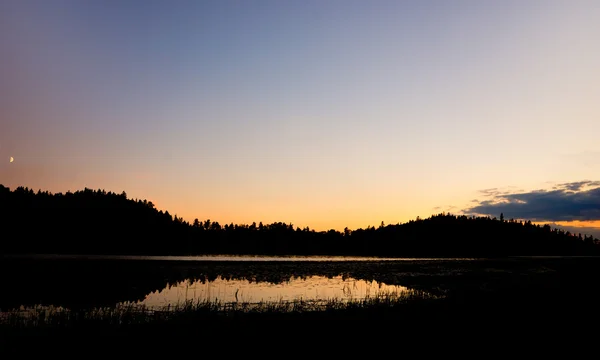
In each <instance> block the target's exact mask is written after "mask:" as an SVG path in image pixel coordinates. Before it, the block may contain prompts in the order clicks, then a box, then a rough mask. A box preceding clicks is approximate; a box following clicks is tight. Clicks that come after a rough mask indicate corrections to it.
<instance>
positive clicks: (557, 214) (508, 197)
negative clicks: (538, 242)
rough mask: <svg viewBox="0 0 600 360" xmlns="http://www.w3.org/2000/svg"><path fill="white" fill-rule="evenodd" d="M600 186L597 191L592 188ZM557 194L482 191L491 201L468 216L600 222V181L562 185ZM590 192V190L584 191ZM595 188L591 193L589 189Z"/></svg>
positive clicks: (482, 202) (546, 191) (465, 210)
mask: <svg viewBox="0 0 600 360" xmlns="http://www.w3.org/2000/svg"><path fill="white" fill-rule="evenodd" d="M594 186H598V187H597V188H591V187H594ZM558 187H559V188H558V189H554V190H550V191H548V190H535V191H530V192H519V193H507V192H502V191H499V190H498V189H486V190H482V191H480V192H481V193H482V194H484V196H485V197H486V198H487V199H486V200H483V201H480V202H479V203H478V204H477V205H474V206H473V207H471V208H467V209H464V210H463V212H464V213H466V214H473V215H484V216H485V215H489V216H500V213H504V217H505V218H515V219H527V220H531V221H573V220H581V221H589V220H600V181H578V182H572V183H564V184H559V185H558ZM584 188H588V189H586V190H582V189H584ZM589 188H591V189H589Z"/></svg>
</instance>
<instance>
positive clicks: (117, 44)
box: [0, 0, 600, 231]
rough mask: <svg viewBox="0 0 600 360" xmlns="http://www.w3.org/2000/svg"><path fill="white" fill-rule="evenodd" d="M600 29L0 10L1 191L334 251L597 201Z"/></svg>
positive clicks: (305, 5)
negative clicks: (376, 238) (148, 210)
mask: <svg viewBox="0 0 600 360" xmlns="http://www.w3.org/2000/svg"><path fill="white" fill-rule="evenodd" d="M599 18H600V3H598V2H596V1H577V0H575V1H568V2H567V1H552V0H550V1H496V2H491V1H486V2H484V1H369V2H365V1H301V2H292V1H75V0H47V1H45V0H39V1H30V0H24V1H16V0H15V1H13V0H5V1H3V2H2V4H0V78H1V79H2V81H0V95H1V96H0V105H1V106H0V111H1V112H2V113H1V114H0V115H1V119H2V122H1V124H0V126H1V128H0V154H1V156H3V157H4V158H6V159H8V158H9V157H10V156H13V157H14V158H15V161H14V162H13V163H9V162H8V161H5V162H3V163H2V165H0V183H3V184H4V185H6V186H10V187H12V188H14V187H16V186H21V185H23V186H29V187H32V188H35V189H37V188H41V189H47V190H50V191H54V192H64V191H67V190H77V189H82V188H84V187H89V188H94V189H97V188H102V189H106V190H112V191H116V192H120V191H123V190H124V191H126V192H127V193H128V195H129V196H130V197H136V198H143V199H148V200H151V201H153V202H154V203H155V204H157V206H158V207H159V208H162V209H168V210H169V211H170V212H171V213H176V214H178V215H179V216H183V217H184V218H186V219H187V220H190V221H191V220H193V219H194V218H200V219H207V218H210V219H213V220H217V221H220V222H222V223H229V222H234V223H250V222H252V221H263V222H271V221H285V222H292V223H294V224H297V225H299V226H310V227H312V228H317V229H328V228H337V229H343V228H344V227H345V226H348V227H350V228H357V227H365V226H368V225H377V224H379V223H380V222H381V221H384V222H386V223H396V222H404V221H408V220H410V219H413V218H415V217H416V216H421V217H426V216H429V215H431V214H432V213H436V212H437V211H438V210H450V209H452V211H453V212H460V211H467V210H469V209H470V208H471V207H472V202H471V200H473V199H478V200H480V201H486V198H485V197H482V196H481V193H480V192H479V191H480V190H482V189H489V188H508V189H513V190H514V191H516V190H522V192H529V191H534V190H539V189H551V187H552V184H562V183H571V182H578V181H584V180H589V181H595V180H599V179H600V166H599V165H600V161H599V160H598V159H600V156H599V155H600V143H599V142H598V141H597V140H598V136H597V134H599V133H600V121H598V119H599V118H600V105H598V104H600V102H599V101H598V99H599V95H600V68H599V67H598V66H597V64H599V63H600V42H598V41H597V39H598V35H600V22H599V21H598V19H599ZM595 206H599V207H600V204H598V203H595ZM488 210H490V209H488ZM490 211H491V210H490ZM494 215H495V216H498V214H494ZM567 215H568V214H565V216H567ZM505 216H507V217H510V216H511V215H510V214H505ZM564 218H567V217H564ZM547 220H548V221H553V219H547ZM595 220H599V219H591V220H590V219H588V220H586V221H588V223H586V224H583V225H587V226H596V225H595V224H596V223H594V222H593V221H595ZM540 221H544V219H541V220H540ZM590 221H591V223H590ZM579 225H582V224H578V226H579ZM583 225H582V226H583ZM589 229H593V227H592V228H589ZM593 231H595V230H593Z"/></svg>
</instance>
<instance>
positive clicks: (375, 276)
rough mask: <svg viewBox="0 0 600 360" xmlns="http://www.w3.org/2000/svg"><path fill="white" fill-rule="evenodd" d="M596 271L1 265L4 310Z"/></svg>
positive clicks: (452, 263) (143, 262)
mask: <svg viewBox="0 0 600 360" xmlns="http://www.w3.org/2000/svg"><path fill="white" fill-rule="evenodd" d="M598 262H599V261H598V259H587V260H585V259H568V258H567V259H563V258H543V257H541V258H507V259H381V258H360V257H353V258H348V257H262V256H244V257H239V256H211V257H131V256H126V257H123V256H121V257H114V256H104V257H95V256H75V255H74V256H55V255H45V256H11V257H7V256H4V257H2V258H0V281H1V284H2V287H3V295H2V296H1V297H0V311H10V310H12V309H18V308H31V307H36V306H52V307H58V308H69V309H74V308H93V307H117V306H122V305H130V304H136V305H145V306H148V307H155V308H156V307H164V306H168V305H171V306H176V305H177V304H180V303H182V302H185V301H200V302H203V301H214V302H247V303H257V302H278V301H294V300H300V299H301V300H338V301H348V300H360V299H363V298H366V297H371V296H378V295H380V294H401V293H403V292H406V291H410V290H422V291H427V292H431V293H445V292H447V291H448V290H452V291H455V292H456V291H460V292H465V291H470V290H472V289H473V288H481V286H488V287H489V286H494V284H496V283H497V284H502V286H504V284H507V283H510V282H512V283H514V282H515V281H522V280H523V279H530V278H533V276H535V277H539V276H542V275H543V276H546V275H548V274H550V275H552V276H555V277H557V279H559V280H560V277H559V276H562V275H561V274H560V272H561V271H563V270H561V269H568V267H567V266H566V265H565V264H570V265H569V266H571V267H572V265H573V264H575V265H579V264H582V263H585V266H586V271H588V273H589V269H597V268H598V266H597V264H598ZM579 277H580V276H579V275H578V276H577V278H579ZM544 281H546V280H544ZM548 283H549V284H552V283H554V280H552V279H551V280H549V281H548ZM482 284H483V285H482ZM457 289H458V290H457Z"/></svg>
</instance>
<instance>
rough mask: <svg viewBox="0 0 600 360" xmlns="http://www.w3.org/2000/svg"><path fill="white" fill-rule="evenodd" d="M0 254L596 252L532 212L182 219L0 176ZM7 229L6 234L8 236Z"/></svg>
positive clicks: (112, 198)
mask: <svg viewBox="0 0 600 360" xmlns="http://www.w3.org/2000/svg"><path fill="white" fill-rule="evenodd" d="M0 224H1V225H2V229H3V231H4V236H3V237H2V238H3V241H2V242H1V244H0V246H1V248H0V253H2V254H33V253H37V254H89V255H210V254H229V255H342V256H382V257H501V256H546V255H552V256H554V255H565V256H566V255H599V254H600V242H599V240H598V239H595V238H593V237H592V236H587V235H586V236H582V235H581V234H573V233H570V232H569V231H565V230H563V229H558V228H552V227H551V226H550V225H547V224H546V225H539V224H533V223H531V221H522V220H518V221H517V220H514V219H509V220H505V219H504V216H503V215H502V214H501V215H500V218H496V217H494V218H492V217H489V216H487V217H482V216H466V215H452V214H447V213H440V214H436V215H432V216H431V217H429V218H426V219H421V218H418V217H417V218H416V219H415V220H410V221H408V222H406V223H402V224H400V223H398V224H393V225H385V224H384V223H383V222H382V223H381V224H380V225H379V226H378V227H377V228H376V227H374V226H368V227H367V228H364V229H363V228H359V229H356V230H350V229H348V228H346V229H344V231H337V230H333V229H332V230H329V231H315V230H314V229H310V228H309V227H305V228H299V227H294V225H293V224H291V223H290V224H287V223H284V222H275V223H271V224H263V223H259V224H256V223H252V224H233V223H232V224H224V225H222V224H220V223H219V222H217V221H211V220H209V219H207V220H204V221H200V220H198V219H195V220H194V221H193V222H192V223H189V222H187V221H185V220H183V218H181V217H178V216H177V215H171V214H170V213H169V212H168V211H164V212H163V211H162V210H158V209H156V208H155V206H154V204H153V203H152V202H151V201H147V200H139V199H129V198H128V197H127V194H126V193H125V192H122V193H120V194H118V193H115V192H110V191H108V192H107V191H105V190H101V189H99V190H92V189H88V188H85V189H84V190H80V191H76V192H66V193H54V194H53V193H50V192H48V191H41V190H38V191H37V192H35V191H33V190H32V189H29V188H27V187H17V188H16V189H15V190H12V191H11V190H10V188H8V187H5V186H3V185H0ZM8 234H11V235H8Z"/></svg>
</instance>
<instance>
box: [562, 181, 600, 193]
mask: <svg viewBox="0 0 600 360" xmlns="http://www.w3.org/2000/svg"><path fill="white" fill-rule="evenodd" d="M586 186H588V187H596V186H600V181H589V180H585V181H576V182H571V183H563V184H558V185H556V186H555V187H554V188H555V189H565V190H570V191H579V190H581V189H582V188H583V187H586Z"/></svg>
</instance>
